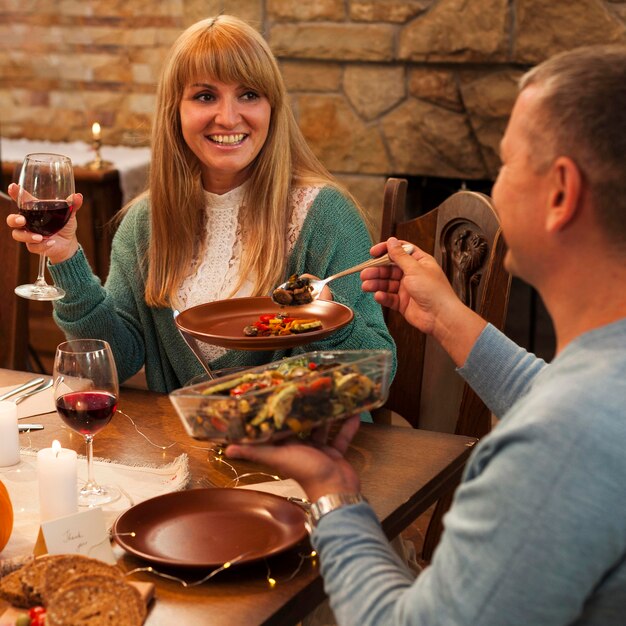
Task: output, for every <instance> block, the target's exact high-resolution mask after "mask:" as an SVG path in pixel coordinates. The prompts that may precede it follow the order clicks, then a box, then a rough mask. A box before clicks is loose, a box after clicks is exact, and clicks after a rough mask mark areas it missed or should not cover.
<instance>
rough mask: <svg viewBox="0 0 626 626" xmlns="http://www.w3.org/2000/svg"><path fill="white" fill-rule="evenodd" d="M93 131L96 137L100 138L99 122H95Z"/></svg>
mask: <svg viewBox="0 0 626 626" xmlns="http://www.w3.org/2000/svg"><path fill="white" fill-rule="evenodd" d="M91 132H92V134H93V138H94V139H100V124H98V122H94V123H93V126H92V127H91Z"/></svg>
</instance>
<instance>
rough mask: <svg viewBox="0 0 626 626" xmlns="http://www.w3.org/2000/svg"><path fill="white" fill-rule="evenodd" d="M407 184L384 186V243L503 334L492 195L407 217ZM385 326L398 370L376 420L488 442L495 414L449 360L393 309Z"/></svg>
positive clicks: (440, 509) (505, 287)
mask: <svg viewBox="0 0 626 626" xmlns="http://www.w3.org/2000/svg"><path fill="white" fill-rule="evenodd" d="M406 189H407V181H406V180H405V179H398V178H390V179H389V180H388V181H387V183H386V185H385V195H384V202H383V222H382V228H381V240H385V239H387V238H388V237H390V236H392V235H393V236H395V237H398V238H399V239H403V240H406V241H410V242H412V243H415V244H417V245H418V246H419V247H420V248H421V249H422V250H424V251H425V252H428V253H429V254H431V255H433V256H434V258H435V259H436V260H437V261H438V262H439V264H440V265H441V267H442V268H443V270H444V272H445V274H446V276H447V277H448V280H449V281H450V283H451V285H452V287H453V288H454V291H455V292H456V294H457V295H458V296H459V298H460V299H461V300H462V301H463V302H464V303H465V304H467V305H468V306H469V307H471V308H472V310H474V311H476V312H477V313H478V314H479V315H481V316H482V317H483V318H484V319H486V320H487V321H489V322H491V323H492V324H493V325H494V326H496V327H497V328H500V329H501V328H502V327H503V325H504V321H505V318H506V310H507V305H508V298H509V289H510V285H511V277H510V275H509V274H508V272H506V270H505V269H504V266H503V260H504V254H505V252H506V248H505V244H504V240H503V238H502V234H501V231H500V224H499V221H498V218H497V216H496V214H495V211H494V209H493V205H492V203H491V200H490V199H489V197H488V196H485V195H483V194H480V193H475V192H472V191H459V192H457V193H455V194H453V195H452V196H450V197H449V198H448V199H447V200H445V202H443V203H442V204H441V205H439V206H438V207H437V208H435V209H433V210H432V211H430V212H428V213H426V214H425V215H422V216H420V217H416V218H413V219H409V218H408V216H407V212H406ZM385 319H386V322H387V327H388V328H389V331H390V332H391V335H392V337H393V338H394V340H395V342H396V346H397V350H398V371H397V373H396V377H395V379H394V381H393V384H392V386H391V390H390V395H389V399H388V400H387V402H386V404H385V406H384V407H383V408H381V409H378V410H376V411H373V413H372V415H373V418H374V421H376V422H390V421H391V415H392V412H393V413H397V414H399V415H400V416H402V417H403V418H404V419H405V420H407V421H408V422H409V423H410V424H411V426H413V427H414V428H425V429H427V430H436V431H439V432H450V433H456V434H459V435H466V436H470V437H482V436H483V435H485V434H487V432H489V430H490V428H491V413H490V412H489V409H487V407H486V406H485V405H484V403H483V402H482V401H481V400H480V398H479V397H478V396H477V395H476V394H475V393H474V392H473V391H472V389H471V388H470V387H469V385H467V384H465V383H464V381H463V379H462V378H461V377H460V376H459V375H458V374H457V373H456V371H455V366H454V363H453V362H452V360H451V359H450V357H449V356H448V355H447V354H446V353H445V352H444V351H443V349H442V348H441V347H440V346H439V344H437V343H436V342H435V341H434V340H433V339H432V338H430V337H426V336H425V335H424V334H422V333H421V332H420V331H418V330H417V329H416V328H414V327H413V326H411V325H410V324H409V323H408V322H406V320H405V319H404V318H403V317H402V315H400V314H399V313H397V312H395V311H391V310H388V309H386V310H385ZM453 493H454V489H452V490H450V491H449V492H448V493H446V494H444V495H443V496H442V497H441V498H440V499H439V500H438V501H437V504H436V506H435V509H434V511H433V512H432V514H431V517H430V522H429V524H428V528H427V530H426V534H425V537H424V544H423V547H422V554H421V557H422V559H423V560H425V561H429V560H430V559H431V557H432V554H433V551H434V549H435V547H436V545H437V543H438V542H439V539H440V537H441V533H442V531H443V525H442V519H443V516H444V515H445V513H446V511H447V510H448V509H449V508H450V504H451V502H452V496H453Z"/></svg>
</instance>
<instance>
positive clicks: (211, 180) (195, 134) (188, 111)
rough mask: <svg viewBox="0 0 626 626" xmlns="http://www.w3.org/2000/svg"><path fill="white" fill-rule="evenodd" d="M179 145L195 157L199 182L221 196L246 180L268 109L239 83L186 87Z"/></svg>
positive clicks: (208, 82)
mask: <svg viewBox="0 0 626 626" xmlns="http://www.w3.org/2000/svg"><path fill="white" fill-rule="evenodd" d="M179 112H180V121H181V126H182V131H183V137H184V139H185V143H186V144H187V145H188V146H189V148H190V149H191V151H192V152H193V153H194V154H195V155H196V156H197V157H198V159H199V161H200V163H201V168H202V184H203V186H204V188H205V189H206V190H207V191H210V192H212V193H217V194H223V193H226V192H227V191H230V190H231V189H234V188H235V187H238V186H239V185H241V184H242V183H243V182H244V181H246V180H247V179H248V177H249V176H250V173H251V166H252V162H253V161H254V159H255V158H256V157H257V155H258V154H259V152H260V151H261V148H262V147H263V145H264V144H265V140H266V139H267V134H268V131H269V126H270V115H271V112H272V109H271V107H270V103H269V101H268V100H267V98H266V97H265V96H264V95H262V94H260V93H258V92H257V91H255V90H254V89H250V88H249V87H246V86H245V85H240V84H234V83H229V84H226V83H221V82H219V81H217V80H212V79H208V80H206V81H198V82H195V83H193V84H191V85H188V86H187V87H186V88H185V90H184V92H183V97H182V99H181V102H180V107H179Z"/></svg>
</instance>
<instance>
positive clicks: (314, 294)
mask: <svg viewBox="0 0 626 626" xmlns="http://www.w3.org/2000/svg"><path fill="white" fill-rule="evenodd" d="M402 248H403V249H404V251H405V252H406V253H407V254H411V253H412V252H413V250H414V248H415V247H414V246H413V244H410V243H405V244H403V245H402ZM380 265H393V261H392V260H391V259H390V258H389V255H388V254H383V255H382V256H379V257H376V258H375V259H370V260H369V261H365V262H364V263H359V265H355V266H354V267H350V268H348V269H347V270H343V272H337V274H333V275H332V276H329V277H328V278H323V279H318V280H309V288H310V292H311V293H310V297H311V300H310V301H313V300H317V299H318V298H319V297H320V293H322V289H323V288H324V287H325V286H326V285H327V284H328V283H329V282H330V281H331V280H336V279H337V278H342V277H343V276H348V275H349V274H355V273H356V272H360V271H361V270H364V269H366V268H368V267H379V266H380ZM288 283H289V281H286V282H284V283H283V284H282V285H279V286H278V287H276V289H275V290H274V291H273V292H272V300H273V301H274V302H276V304H281V305H282V304H286V303H284V302H283V303H281V302H279V301H278V300H276V298H275V297H274V294H276V292H277V291H278V290H286V291H289V289H287V285H288ZM310 301H309V302H310ZM309 302H302V303H298V302H291V303H289V306H300V304H309Z"/></svg>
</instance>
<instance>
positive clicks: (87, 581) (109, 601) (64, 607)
mask: <svg viewBox="0 0 626 626" xmlns="http://www.w3.org/2000/svg"><path fill="white" fill-rule="evenodd" d="M145 618H146V607H145V605H144V603H143V600H142V598H141V595H140V593H139V591H137V589H135V587H133V586H131V585H129V584H128V583H127V582H125V581H124V580H123V579H121V578H114V577H112V576H107V575H102V574H90V575H85V576H81V577H80V578H75V579H74V580H72V581H70V582H69V583H68V584H66V585H64V586H62V587H61V588H60V589H59V590H58V591H57V592H56V593H55V594H54V595H53V596H52V598H51V599H50V600H49V602H48V604H47V611H46V625H47V626H74V625H75V624H80V625H81V626H141V625H142V624H143V621H144V619H145Z"/></svg>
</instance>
